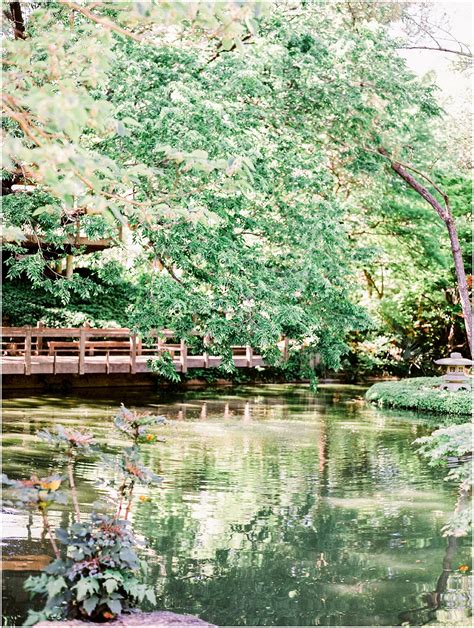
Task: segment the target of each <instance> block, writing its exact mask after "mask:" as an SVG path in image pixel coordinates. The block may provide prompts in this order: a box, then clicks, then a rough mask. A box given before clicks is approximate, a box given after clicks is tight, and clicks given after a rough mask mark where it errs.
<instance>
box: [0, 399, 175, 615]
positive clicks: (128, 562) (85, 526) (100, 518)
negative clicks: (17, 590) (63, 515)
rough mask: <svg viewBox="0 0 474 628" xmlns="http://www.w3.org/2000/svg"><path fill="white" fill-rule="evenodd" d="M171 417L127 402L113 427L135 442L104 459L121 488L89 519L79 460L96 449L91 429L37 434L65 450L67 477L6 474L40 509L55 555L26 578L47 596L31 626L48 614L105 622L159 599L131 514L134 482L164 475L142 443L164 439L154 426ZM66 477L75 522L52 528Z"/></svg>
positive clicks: (18, 493)
mask: <svg viewBox="0 0 474 628" xmlns="http://www.w3.org/2000/svg"><path fill="white" fill-rule="evenodd" d="M164 422H165V419H164V418H163V417H156V416H152V415H148V414H138V413H136V412H132V411H130V410H128V409H127V408H125V407H124V406H122V407H121V408H120V410H119V412H118V413H117V415H116V417H115V420H114V425H115V427H116V429H117V430H119V431H120V432H121V433H122V434H125V435H126V436H127V438H128V439H130V440H131V446H129V447H124V449H123V451H122V452H121V453H120V454H118V455H116V456H106V457H103V462H104V464H107V465H109V466H112V467H113V469H114V473H113V474H112V476H113V477H114V478H117V477H118V478H119V479H118V481H117V482H116V481H115V480H112V481H111V482H110V485H111V486H112V487H114V488H115V489H116V497H115V499H114V500H113V501H111V503H110V507H109V508H108V510H109V512H107V513H105V514H104V513H96V512H92V514H91V515H90V516H89V517H88V518H87V519H86V520H85V521H84V520H83V515H82V513H81V511H80V506H79V501H78V497H77V491H76V483H75V479H74V465H75V462H76V460H77V458H78V457H79V456H81V455H84V454H91V453H94V451H96V449H97V447H96V445H95V444H94V439H93V435H92V434H91V433H89V432H83V431H80V430H73V429H68V428H65V427H63V426H56V429H55V431H54V432H50V431H48V430H43V431H41V432H39V433H38V435H39V437H40V438H41V439H42V440H44V441H46V442H48V443H49V444H50V445H51V446H52V447H54V448H55V449H59V450H60V451H61V452H62V453H63V454H64V462H65V466H66V469H67V476H61V475H54V476H51V477H48V478H41V479H40V478H38V477H37V476H35V475H33V476H31V477H30V478H28V479H26V480H13V479H9V478H8V477H7V476H5V475H4V476H2V482H3V483H4V484H6V485H7V486H9V487H11V488H12V489H13V491H14V498H13V503H15V505H17V506H20V507H23V508H24V507H28V508H32V509H34V510H37V511H38V512H39V513H40V514H41V516H42V519H43V524H44V528H45V531H46V533H47V535H48V537H49V540H50V542H51V547H52V549H53V552H54V555H55V558H56V560H54V561H53V562H52V563H51V564H49V565H48V566H47V567H46V568H45V569H44V570H43V573H41V575H40V576H32V577H30V578H28V580H27V581H26V583H25V588H26V589H27V590H28V591H30V592H31V593H32V594H36V595H40V596H41V597H42V598H43V599H44V602H45V605H44V608H43V610H42V611H40V612H34V611H30V612H29V615H28V619H27V621H26V624H25V625H31V624H34V623H36V622H38V621H41V620H44V619H55V620H56V619H59V620H61V619H84V620H92V621H96V622H105V621H109V620H112V619H114V618H115V617H116V616H117V615H118V614H119V613H121V612H122V611H123V610H127V609H129V608H131V607H133V606H136V605H137V604H139V603H141V602H143V601H144V600H148V602H150V603H152V604H153V603H155V594H154V591H153V588H152V587H149V586H147V585H146V584H145V583H144V582H143V576H144V573H145V572H146V563H145V562H144V561H141V560H140V559H139V556H138V553H137V547H138V542H137V539H136V538H135V536H134V534H133V530H132V528H131V525H130V523H129V516H130V512H131V507H132V501H133V492H134V488H135V486H136V485H137V484H144V485H148V484H150V483H158V482H160V481H161V478H160V477H158V476H157V475H155V474H154V473H153V471H151V470H150V469H148V468H147V467H146V466H145V465H144V463H143V461H142V458H141V447H142V445H144V444H153V443H155V442H157V441H158V440H159V439H158V438H157V436H156V435H155V434H152V433H151V432H150V428H151V427H153V426H154V425H156V424H159V423H164ZM66 477H67V485H68V488H69V493H70V494H71V497H72V504H73V512H74V519H75V521H74V522H73V523H72V524H71V525H70V526H69V527H68V528H57V529H56V530H55V531H54V533H53V530H52V529H51V526H50V523H49V519H48V515H47V511H48V509H49V508H50V507H51V506H52V505H53V504H55V503H59V504H64V503H67V497H66V495H65V494H64V493H62V492H60V491H59V488H60V487H61V486H62V485H64V484H65V483H66V482H65V480H66ZM58 543H59V545H58Z"/></svg>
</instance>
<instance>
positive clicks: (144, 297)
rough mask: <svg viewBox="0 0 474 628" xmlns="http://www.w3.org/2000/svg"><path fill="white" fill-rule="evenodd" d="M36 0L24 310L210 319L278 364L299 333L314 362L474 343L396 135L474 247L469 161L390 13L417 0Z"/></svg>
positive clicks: (85, 316)
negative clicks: (92, 244) (357, 3)
mask: <svg viewBox="0 0 474 628" xmlns="http://www.w3.org/2000/svg"><path fill="white" fill-rule="evenodd" d="M22 4H23V5H24V11H25V13H24V14H25V21H26V25H25V37H20V38H18V37H17V38H16V39H9V38H7V41H6V46H5V61H6V66H5V67H6V68H7V70H8V73H9V76H11V79H12V80H11V82H10V85H11V89H10V88H9V89H8V91H7V96H6V105H5V106H6V120H5V124H4V130H5V133H6V147H7V154H8V157H9V160H8V161H7V170H8V175H7V176H8V179H7V181H8V182H9V183H8V185H10V187H11V184H12V182H20V183H28V184H31V185H32V186H33V188H29V191H28V192H26V193H25V192H22V193H15V194H9V195H7V196H6V197H5V198H6V202H5V222H6V226H7V239H8V240H9V242H10V244H8V245H7V247H6V252H7V254H6V265H7V277H8V278H9V279H11V280H12V283H11V284H10V285H9V287H8V288H7V293H6V296H7V307H6V313H7V315H8V318H9V320H10V322H11V324H25V323H26V322H28V323H30V322H32V323H34V322H35V321H34V319H35V318H36V319H38V318H41V319H43V320H44V321H45V322H47V323H48V324H55V325H64V324H81V323H82V322H85V321H88V322H91V323H92V324H94V325H97V326H99V325H104V324H108V323H111V324H120V325H130V326H132V327H134V328H136V329H138V330H140V331H141V332H143V333H144V334H145V335H146V333H147V331H148V330H150V329H156V328H160V327H167V328H172V329H174V330H175V331H176V333H177V335H178V336H180V337H183V338H186V339H188V340H190V334H191V332H192V331H197V332H199V333H201V334H202V335H203V336H204V335H206V336H207V338H209V339H210V343H209V347H208V349H209V352H211V353H219V354H222V355H223V357H224V358H225V359H224V368H226V369H227V370H231V369H232V364H231V359H230V351H229V347H230V346H231V345H232V344H250V345H252V346H253V347H254V348H255V349H257V350H258V351H259V352H260V353H262V354H263V355H264V356H265V357H266V359H267V361H268V362H270V363H274V364H276V363H277V361H278V358H279V353H278V351H277V349H276V344H277V342H278V341H279V340H280V339H281V337H282V336H288V337H290V338H291V339H292V340H293V342H292V345H291V347H290V352H291V353H292V354H293V355H295V354H297V353H299V352H301V350H302V349H303V348H304V349H305V350H304V352H303V354H302V355H303V358H302V359H300V364H301V368H302V369H303V370H304V371H305V372H306V371H307V369H308V367H309V366H311V365H314V364H318V365H319V366H318V368H319V369H320V370H324V369H328V368H330V369H333V368H338V367H340V365H341V356H342V355H344V354H345V353H347V352H348V350H349V349H350V352H349V355H348V358H347V359H346V361H345V362H343V366H344V367H345V368H346V369H348V370H352V371H353V372H354V374H355V375H356V376H360V375H364V374H367V373H369V372H370V373H380V372H385V371H391V372H395V373H397V374H402V373H403V372H405V371H406V370H407V369H411V370H414V369H415V370H418V371H420V370H421V372H423V371H429V370H430V364H431V361H432V358H433V357H439V356H438V355H437V352H438V351H439V347H440V346H444V345H445V344H448V345H449V346H450V347H454V346H461V347H462V346H464V345H465V337H464V332H463V329H462V318H461V317H460V316H459V314H460V312H461V309H460V305H459V302H458V301H459V299H458V296H457V291H456V280H455V276H454V272H453V265H452V261H451V257H450V250H449V246H448V242H447V238H446V236H445V232H444V226H443V224H442V222H441V221H440V220H439V219H438V218H437V217H436V214H434V213H433V211H432V208H430V207H429V206H428V205H427V204H425V202H424V200H423V199H422V198H421V197H419V196H418V195H416V194H415V193H414V192H413V190H410V189H408V188H407V187H404V185H403V184H401V183H400V182H399V181H398V180H395V179H394V175H393V173H392V174H390V172H389V169H387V166H388V165H389V164H388V162H387V158H386V156H385V155H384V154H382V153H381V152H380V150H379V149H380V148H381V147H382V148H383V150H384V151H387V152H388V153H389V154H390V155H394V156H395V157H396V159H397V160H399V161H400V162H401V163H412V162H413V161H416V164H417V167H418V168H420V169H421V170H423V169H424V168H425V167H426V168H428V167H429V168H430V176H431V177H433V178H434V179H436V181H438V183H439V184H440V185H443V187H444V188H445V189H446V190H447V191H448V194H449V195H450V198H451V199H452V206H453V212H454V215H455V217H456V219H457V221H458V223H459V231H460V234H461V240H462V244H463V246H464V249H465V254H466V256H467V255H468V254H469V237H468V215H469V212H470V202H469V201H470V195H471V191H470V185H469V181H468V179H467V176H466V175H465V174H464V172H463V171H462V170H459V169H456V168H455V163H454V162H455V159H454V157H452V158H451V156H450V155H451V152H452V151H451V152H450V150H451V149H449V147H448V146H447V143H446V142H445V141H444V139H439V136H440V134H439V128H440V126H441V124H442V123H443V117H442V116H443V112H442V110H441V108H440V106H439V104H438V102H437V99H436V93H435V88H434V86H433V85H432V84H431V83H430V82H422V81H420V80H418V79H416V78H415V76H414V75H413V74H411V73H410V72H409V70H408V69H407V67H406V65H405V63H404V61H403V60H402V59H401V57H400V56H399V54H398V52H397V44H398V42H397V41H396V40H394V39H393V38H391V37H390V36H389V34H388V30H387V23H389V22H390V20H392V19H396V18H397V16H398V13H397V11H398V9H399V8H400V7H398V8H397V11H395V12H391V11H387V10H385V8H384V7H380V9H379V8H371V9H370V11H368V12H367V15H366V16H365V17H364V15H363V12H362V13H360V12H357V15H355V14H354V12H353V7H348V5H347V4H346V3H327V4H325V5H312V4H306V3H281V4H277V5H275V6H274V7H272V10H269V3H255V4H254V3H244V4H243V5H239V7H238V8H237V6H236V5H233V4H232V3H200V4H199V7H198V6H197V5H196V6H194V5H192V6H191V5H188V4H187V3H171V5H168V4H166V3H165V4H163V3H156V4H155V3H149V4H148V3H147V4H146V6H145V5H144V3H120V7H118V6H117V7H114V8H111V7H110V6H107V4H106V3H94V7H92V9H91V10H88V9H87V7H85V6H84V5H81V4H77V5H74V7H75V8H72V9H71V6H70V5H71V4H72V3H68V2H51V3H48V5H47V6H42V7H41V8H40V9H38V7H36V6H35V5H30V4H29V3H22ZM366 8H367V7H366ZM98 33H100V36H98ZM53 34H54V36H55V45H54V46H50V45H49V42H50V41H51V37H52V35H53ZM84 50H87V51H88V53H87V58H85V57H84ZM97 59H100V63H95V62H94V60H97ZM37 66H38V67H37ZM36 69H37V72H36ZM66 101H67V107H65V105H64V103H65V102H66ZM433 163H434V166H433ZM7 187H8V186H7ZM119 231H121V232H122V234H121V235H119ZM78 233H80V234H82V235H83V236H84V237H87V238H89V239H91V240H92V239H97V238H110V239H111V243H112V244H114V245H115V246H114V247H113V248H111V249H104V251H103V252H101V253H98V254H96V253H94V254H91V253H89V254H87V250H86V247H82V248H81V246H79V245H78V244H77V243H75V242H77V241H74V234H76V235H77V234H78ZM124 233H125V235H124ZM32 242H33V245H32V244H31V243H32ZM71 242H72V243H71ZM440 243H441V245H440ZM27 244H28V246H27ZM72 256H73V257H74V262H73V263H74V266H75V268H74V272H73V273H72V274H71V273H70V272H69V273H68V272H67V271H66V270H65V268H64V263H66V264H67V263H69V268H70V270H71V268H72V267H71V257H72ZM111 259H112V260H113V264H112V265H111ZM65 260H68V262H65ZM114 264H115V265H114ZM114 269H115V270H114ZM125 278H126V279H125ZM7 285H8V284H7ZM31 287H33V289H34V290H30V288H31ZM24 291H26V292H28V308H26V306H25V307H22V308H20V309H19V311H18V312H15V308H14V307H12V306H11V305H10V304H13V303H14V302H16V301H18V300H20V299H21V297H22V295H23V294H24ZM109 295H110V299H109ZM114 295H117V299H116V300H115V299H114ZM62 306H65V309H64V312H60V311H59V310H60V308H61V307H62ZM26 309H28V311H26ZM157 369H158V371H160V369H161V371H163V369H165V370H166V365H165V364H162V365H161V366H160V364H157Z"/></svg>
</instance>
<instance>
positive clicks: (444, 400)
mask: <svg viewBox="0 0 474 628" xmlns="http://www.w3.org/2000/svg"><path fill="white" fill-rule="evenodd" d="M441 381H442V379H441V377H414V378H412V379H403V380H401V381H389V382H378V383H377V384H374V385H373V386H371V387H370V388H369V390H368V391H367V393H366V395H365V398H366V399H367V400H368V401H372V402H374V403H376V404H377V405H378V406H380V407H381V408H402V409H405V410H416V411H418V412H432V413H435V414H436V413H439V414H447V415H452V418H451V421H456V422H458V423H459V422H461V421H463V420H465V418H464V417H466V416H471V414H472V394H471V392H469V391H467V390H458V391H456V392H451V391H447V390H440V389H439V385H440V384H441Z"/></svg>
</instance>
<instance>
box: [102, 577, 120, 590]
mask: <svg viewBox="0 0 474 628" xmlns="http://www.w3.org/2000/svg"><path fill="white" fill-rule="evenodd" d="M104 587H105V590H106V591H107V593H112V591H115V590H116V589H117V587H118V582H117V581H116V580H114V579H113V578H108V579H107V580H105V582H104Z"/></svg>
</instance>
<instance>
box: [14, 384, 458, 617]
mask: <svg viewBox="0 0 474 628" xmlns="http://www.w3.org/2000/svg"><path fill="white" fill-rule="evenodd" d="M360 394H361V392H360V390H358V389H357V388H353V387H346V388H334V387H332V388H331V387H329V388H327V389H325V390H323V391H322V393H321V394H319V395H318V396H317V397H314V396H313V395H311V394H310V393H308V391H307V390H305V389H303V388H298V387H282V386H265V387H259V388H247V389H242V390H227V391H223V392H219V393H218V394H216V393H215V392H212V391H203V392H198V393H188V394H187V395H183V396H181V397H178V398H176V399H174V400H169V401H168V402H167V403H163V402H162V400H160V399H156V398H153V399H148V400H146V399H143V397H142V396H141V397H139V398H133V397H132V398H130V399H128V400H127V399H123V398H121V399H120V401H122V400H123V401H124V402H126V403H127V404H128V405H130V406H135V407H143V408H145V407H146V408H148V409H150V408H151V409H152V410H154V411H156V412H158V413H162V414H165V415H166V416H167V417H168V418H169V419H171V421H170V423H169V424H168V425H167V426H166V427H165V428H164V429H163V430H162V431H160V434H163V433H164V434H165V435H166V438H167V442H166V443H165V444H163V445H157V446H154V447H150V448H149V450H148V452H147V457H148V463H149V464H150V466H152V467H153V468H154V470H155V471H156V472H157V473H160V474H161V475H163V476H164V477H165V482H164V483H163V485H162V487H161V488H158V489H155V490H154V491H153V492H152V493H151V498H152V499H151V501H150V502H149V503H140V504H138V505H137V510H136V511H135V512H136V514H135V523H136V526H137V528H138V530H139V532H140V533H141V534H142V535H143V536H144V537H145V538H146V539H147V541H148V543H149V548H148V550H147V555H148V558H149V560H150V561H151V563H152V574H151V579H152V580H153V581H154V583H155V585H156V588H157V594H158V598H159V604H160V606H162V607H166V608H168V609H170V610H175V611H177V612H186V613H193V614H197V615H200V616H202V617H203V618H205V619H207V620H209V621H212V622H214V623H217V624H220V625H340V626H350V625H377V626H385V625H386V626H388V625H399V624H400V623H402V622H403V621H410V622H411V623H412V624H417V625H421V624H425V623H427V622H431V621H433V620H434V619H435V617H437V618H438V619H440V618H441V616H442V613H443V612H448V616H449V617H450V621H452V619H453V618H454V617H455V614H456V613H455V612H457V613H458V614H459V616H460V617H461V616H462V617H465V616H466V613H467V611H466V609H467V608H468V603H467V599H465V597H462V596H465V593H466V591H467V590H468V588H467V584H466V583H467V581H468V579H469V578H468V576H466V575H462V574H460V573H454V572H453V571H452V570H453V569H454V570H455V569H456V568H457V566H458V565H459V564H461V562H463V561H464V562H466V552H467V544H466V542H463V541H462V540H458V546H456V544H455V543H453V542H452V541H449V544H448V550H446V539H444V538H443V537H442V535H441V529H442V527H443V525H444V524H445V523H446V520H447V517H448V515H449V513H450V512H451V510H452V509H453V507H454V503H455V500H456V495H455V489H454V487H451V486H449V485H448V484H447V483H445V482H443V481H442V479H441V477H442V476H440V475H439V474H437V473H435V472H434V471H432V470H430V469H428V468H427V467H426V465H425V464H424V463H423V462H422V461H421V460H420V459H419V458H418V457H417V456H416V455H415V453H414V450H413V448H412V447H411V445H410V443H411V442H412V441H413V440H414V439H415V438H417V437H418V436H421V435H422V434H425V433H427V432H428V431H429V430H430V427H429V426H427V424H426V421H425V420H424V419H423V420H422V419H421V418H420V417H416V416H414V415H412V416H410V415H408V414H404V415H403V418H401V417H400V416H399V415H397V414H396V413H389V412H381V411H378V410H375V409H373V408H368V407H366V406H365V405H364V404H363V403H361V401H360ZM117 403H118V401H114V400H110V402H108V403H100V402H94V400H88V401H84V400H77V399H76V400H72V399H68V400H66V401H65V403H62V402H61V400H58V399H48V398H38V399H28V400H19V399H15V400H11V401H9V400H6V402H5V405H4V413H5V414H4V432H5V433H4V447H5V449H4V466H5V471H6V472H7V473H9V474H11V475H13V476H18V475H21V474H22V473H23V472H24V467H25V466H28V467H29V466H30V465H31V464H33V465H34V466H36V467H37V468H38V469H39V471H40V472H41V473H42V472H43V471H44V472H45V473H50V472H52V471H53V470H54V468H55V465H56V464H57V459H55V457H54V456H53V457H51V456H50V455H49V454H48V453H47V451H46V449H45V447H44V445H43V444H40V445H38V444H37V442H36V440H35V439H34V437H33V435H34V433H35V432H36V430H37V429H39V428H43V427H48V426H49V425H51V423H52V422H59V421H61V422H62V423H68V424H70V425H78V424H80V425H87V426H89V427H93V429H94V430H95V431H96V432H97V433H98V434H99V436H100V438H101V439H102V441H103V443H104V446H106V447H107V448H108V449H110V450H111V451H113V450H114V448H115V447H117V445H118V441H116V440H115V438H114V436H113V435H112V434H111V433H110V429H109V423H108V419H109V418H110V416H111V415H112V413H113V409H114V406H116V405H117ZM78 471H79V475H80V478H81V484H80V497H81V501H82V502H83V503H88V502H90V501H91V499H92V498H93V497H92V496H93V494H94V492H95V491H96V490H97V487H96V486H95V484H96V479H97V475H98V473H97V466H96V462H95V461H93V460H88V461H85V462H84V463H81V465H80V466H79V469H78ZM99 490H105V489H101V488H100V487H99ZM137 497H138V495H137ZM67 517H68V513H67V512H60V511H57V512H54V513H52V515H51V518H52V519H54V521H55V523H56V524H57V523H59V522H60V521H61V520H62V521H63V522H65V520H66V519H67ZM25 522H26V520H25V516H23V515H20V514H18V513H15V512H13V513H10V514H9V515H8V517H7V523H8V526H7V534H6V535H5V536H6V541H5V553H6V554H7V556H8V559H10V557H11V558H12V559H13V558H14V557H15V556H18V555H24V556H26V555H30V556H31V555H41V554H43V555H44V553H45V552H47V546H46V545H45V544H43V542H42V540H41V526H40V522H39V521H37V520H36V517H33V518H32V519H31V521H30V522H29V531H28V532H27V531H26V528H25ZM447 557H448V558H447ZM448 559H449V561H450V562H449V565H448V562H447V560H448ZM29 564H30V565H31V563H29ZM441 572H442V574H443V576H442V578H444V579H442V578H440V575H439V574H440V573H441ZM5 574H6V578H5V579H4V583H5V587H6V588H7V600H6V602H5V605H4V612H6V613H8V614H9V615H10V616H16V617H17V620H16V621H17V623H18V622H19V621H20V619H19V618H20V617H21V614H22V613H23V612H24V608H25V605H26V601H20V602H19V603H16V602H14V601H13V600H12V599H10V598H9V597H8V595H9V594H8V591H12V590H13V589H12V587H14V589H15V590H17V589H18V587H19V579H20V580H21V578H24V576H25V572H24V571H16V570H15V571H14V570H12V569H10V570H9V571H6V572H5ZM443 587H444V588H443ZM436 595H437V597H436ZM456 600H457V601H456ZM440 613H441V615H440Z"/></svg>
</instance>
